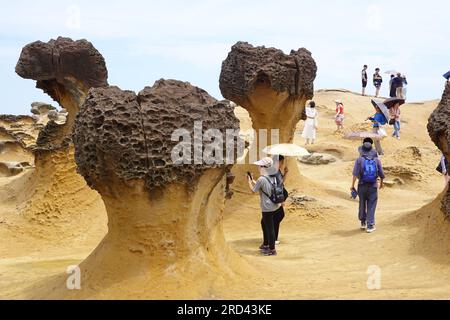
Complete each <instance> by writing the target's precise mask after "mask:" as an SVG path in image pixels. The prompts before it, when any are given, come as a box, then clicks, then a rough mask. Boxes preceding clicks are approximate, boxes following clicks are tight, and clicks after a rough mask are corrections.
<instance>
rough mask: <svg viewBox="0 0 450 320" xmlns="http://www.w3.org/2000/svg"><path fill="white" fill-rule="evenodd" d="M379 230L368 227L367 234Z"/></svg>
mask: <svg viewBox="0 0 450 320" xmlns="http://www.w3.org/2000/svg"><path fill="white" fill-rule="evenodd" d="M376 230H377V228H376V227H375V226H371V227H367V233H372V232H375V231H376Z"/></svg>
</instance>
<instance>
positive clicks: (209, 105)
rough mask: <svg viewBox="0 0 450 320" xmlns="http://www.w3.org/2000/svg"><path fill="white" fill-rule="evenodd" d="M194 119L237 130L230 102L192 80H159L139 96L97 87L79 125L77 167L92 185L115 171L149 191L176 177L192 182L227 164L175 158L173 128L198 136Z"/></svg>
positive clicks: (209, 125) (106, 179) (208, 125)
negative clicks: (176, 161) (179, 162)
mask: <svg viewBox="0 0 450 320" xmlns="http://www.w3.org/2000/svg"><path fill="white" fill-rule="evenodd" d="M196 121H202V122H203V128H202V130H203V132H205V131H206V130H208V129H218V130H220V131H221V133H222V134H224V133H225V130H227V129H233V130H238V129H239V120H238V119H237V118H236V117H235V115H234V112H233V108H232V107H231V106H230V104H229V103H227V102H218V101H217V100H215V99H214V98H212V97H211V96H209V95H208V94H207V93H206V92H205V91H204V90H201V89H199V88H197V87H194V86H192V85H190V84H189V83H184V82H180V81H175V80H159V81H157V82H156V83H155V85H154V86H153V87H146V88H145V89H144V90H142V91H141V92H140V93H139V94H138V95H136V94H135V93H134V92H131V91H122V90H121V89H119V88H118V87H107V88H93V89H91V90H90V92H89V94H88V97H87V98H86V101H85V103H84V105H83V106H82V108H81V110H80V112H79V114H78V116H77V119H76V124H75V130H74V137H73V141H74V144H75V149H76V152H75V160H76V162H77V164H78V168H79V169H78V170H79V172H80V173H81V175H83V176H84V177H85V179H86V181H87V182H88V184H89V185H90V186H91V187H93V188H94V189H98V187H99V184H101V185H104V184H105V183H108V182H109V179H110V177H111V174H114V175H115V176H117V177H119V178H120V179H122V180H125V181H127V180H134V179H143V180H144V181H145V185H146V187H147V189H148V190H151V189H153V188H158V187H163V186H165V185H167V184H170V183H172V182H179V183H185V184H193V182H194V180H195V179H196V178H197V177H199V176H200V175H201V174H202V172H203V171H205V170H207V169H210V168H218V167H226V165H225V164H219V165H217V164H213V165H207V164H205V163H203V164H183V165H175V164H173V163H172V150H173V148H174V147H175V146H176V145H178V144H179V141H172V139H171V138H172V134H173V132H174V131H175V130H177V129H186V130H187V131H189V133H190V135H191V139H192V141H194V122H196ZM225 152H226V150H224V157H225V156H226V155H225Z"/></svg>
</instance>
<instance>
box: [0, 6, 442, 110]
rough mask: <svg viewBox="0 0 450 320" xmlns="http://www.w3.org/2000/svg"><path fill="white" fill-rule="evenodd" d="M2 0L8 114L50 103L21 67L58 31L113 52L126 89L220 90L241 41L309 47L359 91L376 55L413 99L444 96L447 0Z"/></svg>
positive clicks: (327, 84)
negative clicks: (24, 57) (36, 45)
mask: <svg viewBox="0 0 450 320" xmlns="http://www.w3.org/2000/svg"><path fill="white" fill-rule="evenodd" d="M0 1H1V2H0V4H1V11H0V88H1V103H0V114H4V113H9V114H28V113H29V109H30V104H31V102H33V101H44V102H51V100H50V98H49V97H48V96H46V95H45V94H43V93H42V92H41V91H40V90H38V89H35V88H34V86H35V83H34V81H31V80H24V79H21V78H20V77H19V76H17V75H16V74H15V73H14V67H15V64H16V62H17V59H18V57H19V55H20V51H21V48H22V47H23V46H24V45H25V44H27V43H29V42H32V41H36V40H42V41H48V40H49V39H51V38H56V37H57V36H68V37H71V38H73V39H81V38H85V39H88V40H89V41H91V42H92V43H93V44H94V46H95V47H96V48H97V49H98V50H99V51H100V52H101V53H102V54H103V55H104V57H105V59H106V63H107V67H108V70H109V83H110V84H113V85H118V86H120V87H121V88H122V89H130V90H135V91H139V90H141V89H142V88H143V87H144V86H146V85H152V84H153V83H154V82H155V81H156V80H158V79H160V78H174V79H179V80H183V81H189V82H191V83H192V84H194V85H197V86H199V87H201V88H203V89H205V90H207V91H208V92H209V93H210V94H211V95H213V96H215V97H217V98H221V95H220V91H219V85H218V79H219V74H220V68H221V63H222V61H223V60H224V59H225V58H226V56H227V54H228V52H229V50H230V47H231V46H232V45H233V44H234V43H236V42H237V41H248V42H250V43H252V44H254V45H265V46H273V47H277V48H280V49H282V50H284V51H285V52H287V53H288V52H289V51H290V50H291V49H298V48H300V47H306V48H307V49H308V50H310V51H311V52H312V54H313V57H314V58H315V60H316V62H317V64H318V68H319V70H318V76H317V79H316V82H315V88H316V89H321V88H346V89H350V90H355V91H360V70H361V68H362V65H363V64H368V65H369V68H370V70H369V71H370V74H371V73H372V70H373V69H375V67H380V68H381V69H382V70H389V69H396V70H400V71H402V72H404V73H405V74H406V75H407V77H408V81H409V83H410V85H409V89H408V96H409V98H410V100H414V101H420V100H429V99H438V98H440V97H441V95H442V91H443V88H444V81H445V80H444V78H443V77H442V74H444V73H445V72H446V71H448V70H449V69H450V23H449V18H448V15H449V12H450V1H446V0H428V1H423V0H420V1H417V0H412V1H403V0H397V1H395V2H393V1H391V0H376V1H362V0H358V1H356V0H355V1H353V0H341V1H324V0H316V1H301V0H278V1H273V0H272V1H268V0H258V1H255V0H247V1H242V0H241V1H239V0H216V1H212V0H209V1H206V0H193V1H186V0H185V1H182V0H172V1H171V0H165V1H158V0H148V1H143V0H128V1H118V0H112V1H111V0H108V1H106V0H105V1H103V0H96V1H92V0H91V1H85V0H80V1H77V0H73V1H61V0H60V1H53V0H40V1H31V0H29V1H24V0H15V1H5V0H0ZM387 78H388V76H385V80H386V82H387ZM369 91H370V92H369V93H372V92H373V87H372V86H370V87H369ZM382 93H383V94H384V95H387V93H388V92H387V86H384V87H383V91H382Z"/></svg>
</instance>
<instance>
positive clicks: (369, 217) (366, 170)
mask: <svg viewBox="0 0 450 320" xmlns="http://www.w3.org/2000/svg"><path fill="white" fill-rule="evenodd" d="M362 149H363V150H364V152H365V153H366V154H365V155H362V156H360V157H359V158H358V159H357V160H356V162H355V165H354V168H353V183H352V187H351V188H350V190H351V191H352V192H354V191H355V184H356V181H357V180H358V190H357V192H358V196H359V221H360V223H361V229H362V230H366V231H367V233H372V232H374V231H375V230H376V226H375V211H376V208H377V203H378V189H379V188H380V189H381V188H383V181H384V178H385V176H384V172H383V166H382V165H381V161H380V159H379V158H378V157H371V156H370V155H369V153H370V151H371V150H372V149H373V140H372V139H370V138H367V139H365V140H364V143H363V146H362ZM378 178H380V179H381V182H380V184H378Z"/></svg>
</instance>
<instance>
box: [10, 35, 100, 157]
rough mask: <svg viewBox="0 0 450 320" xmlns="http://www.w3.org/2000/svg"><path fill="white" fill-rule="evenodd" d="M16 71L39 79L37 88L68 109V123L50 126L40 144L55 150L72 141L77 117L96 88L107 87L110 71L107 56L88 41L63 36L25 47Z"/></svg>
mask: <svg viewBox="0 0 450 320" xmlns="http://www.w3.org/2000/svg"><path fill="white" fill-rule="evenodd" d="M16 73H17V74H18V75H19V76H21V77H22V78H25V79H32V80H36V81H37V82H36V87H37V88H39V89H42V90H43V91H44V92H45V93H47V94H48V95H50V96H51V97H52V98H53V99H54V100H55V101H57V102H58V103H59V104H60V105H61V106H62V107H63V108H65V109H66V110H67V111H68V113H69V114H68V119H67V124H66V125H64V126H55V125H51V124H50V125H49V126H48V127H47V128H46V129H45V130H44V131H43V132H42V134H41V136H40V137H39V140H38V146H40V148H41V149H46V150H53V149H59V148H61V147H67V146H68V145H69V144H70V134H71V131H72V126H73V122H74V120H75V116H76V114H77V112H78V110H79V107H80V105H81V104H82V103H83V102H84V99H85V97H86V94H87V92H88V91H89V89H90V88H92V87H103V86H107V85H108V82H107V78H108V71H107V69H106V64H105V60H104V59H103V56H102V55H101V54H100V53H99V52H98V51H97V50H96V49H95V48H94V46H93V45H92V44H91V43H90V42H88V41H86V40H78V41H73V40H72V39H69V38H62V37H59V38H58V39H56V40H50V41H49V42H48V43H44V42H41V41H37V42H33V43H30V44H28V45H27V46H25V47H24V48H23V50H22V53H21V55H20V58H19V61H18V62H17V65H16Z"/></svg>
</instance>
